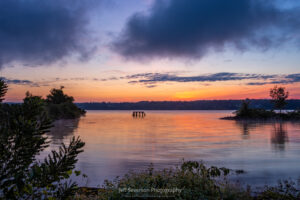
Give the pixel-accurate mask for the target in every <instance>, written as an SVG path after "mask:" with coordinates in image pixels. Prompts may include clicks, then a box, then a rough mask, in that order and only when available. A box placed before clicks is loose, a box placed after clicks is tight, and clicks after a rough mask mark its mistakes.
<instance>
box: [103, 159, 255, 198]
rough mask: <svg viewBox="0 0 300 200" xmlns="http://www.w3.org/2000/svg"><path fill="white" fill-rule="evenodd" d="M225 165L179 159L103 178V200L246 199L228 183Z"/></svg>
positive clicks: (245, 193) (247, 196) (240, 191)
mask: <svg viewBox="0 0 300 200" xmlns="http://www.w3.org/2000/svg"><path fill="white" fill-rule="evenodd" d="M229 172H230V170H229V169H226V168H217V167H214V166H212V167H210V168H207V167H206V166H205V165H204V164H203V163H199V162H192V161H189V162H183V163H182V165H181V166H179V167H176V168H170V169H164V170H161V171H156V170H154V169H153V167H152V166H150V167H149V168H148V169H147V170H145V171H142V172H139V173H135V172H131V173H129V174H126V175H125V176H124V177H123V178H118V177H117V178H116V179H115V180H114V181H105V184H104V186H103V187H104V188H105V189H106V192H105V193H104V194H103V198H104V199H126V198H128V197H145V198H146V197H155V196H156V197H172V198H174V199H249V198H250V194H249V193H247V192H245V191H242V190H241V189H240V188H238V187H235V186H233V185H231V186H229V184H228V182H227V181H226V176H227V175H228V174H229Z"/></svg>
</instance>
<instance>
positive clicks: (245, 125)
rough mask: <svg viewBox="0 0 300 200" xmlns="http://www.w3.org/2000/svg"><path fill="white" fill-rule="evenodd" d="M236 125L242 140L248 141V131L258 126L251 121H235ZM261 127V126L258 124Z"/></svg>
mask: <svg viewBox="0 0 300 200" xmlns="http://www.w3.org/2000/svg"><path fill="white" fill-rule="evenodd" d="M236 124H237V126H238V127H240V129H241V133H242V138H243V139H249V138H250V131H251V130H253V129H254V128H256V127H257V126H259V124H258V123H256V122H251V121H236ZM260 125H262V124H260Z"/></svg>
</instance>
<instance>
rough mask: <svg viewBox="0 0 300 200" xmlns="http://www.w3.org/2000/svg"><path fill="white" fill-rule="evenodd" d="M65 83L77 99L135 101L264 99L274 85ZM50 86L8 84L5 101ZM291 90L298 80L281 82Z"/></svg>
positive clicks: (293, 94)
mask: <svg viewBox="0 0 300 200" xmlns="http://www.w3.org/2000/svg"><path fill="white" fill-rule="evenodd" d="M59 85H64V86H65V93H66V94H68V95H71V96H73V97H74V98H75V101H76V102H103V101H104V102H138V101H193V100H221V99H245V98H250V99H266V98H269V90H270V88H272V87H274V85H262V86H248V85H234V84H221V83H215V84H213V85H206V86H203V85H198V86H195V83H188V84H180V83H174V84H162V85H158V86H157V87H154V88H146V87H145V86H143V85H130V84H124V83H118V84H116V83H115V84H111V85H110V84H107V85H103V84H102V85H100V84H94V83H90V82H84V83H80V84H79V83H76V82H74V83H70V82H69V83H65V84H57V85H55V86H53V87H55V88H59ZM53 87H51V86H41V87H29V86H26V85H9V90H8V93H7V95H6V97H5V98H6V101H7V102H20V101H22V99H23V98H24V97H25V92H26V91H29V92H31V93H32V94H33V95H38V96H42V97H46V95H47V94H49V91H50V89H51V88H53ZM284 87H285V88H286V89H287V90H288V91H289V92H290V97H289V98H290V99H299V98H300V93H299V92H298V91H299V89H300V84H290V85H284Z"/></svg>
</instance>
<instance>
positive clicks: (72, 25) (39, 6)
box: [0, 0, 97, 68]
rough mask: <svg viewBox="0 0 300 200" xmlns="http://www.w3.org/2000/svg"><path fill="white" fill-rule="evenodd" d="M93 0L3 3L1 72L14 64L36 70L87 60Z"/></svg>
mask: <svg viewBox="0 0 300 200" xmlns="http://www.w3.org/2000/svg"><path fill="white" fill-rule="evenodd" d="M96 4H97V3H96V1H92V0H85V1H79V0H74V1H73V0H72V1H68V0H26V1H25V0H1V1H0V47H1V48H0V68H1V67H3V66H5V65H6V64H8V63H11V62H14V61H16V62H20V63H22V64H24V65H30V66H36V65H44V64H49V63H53V62H55V61H58V60H61V59H63V58H64V57H66V56H70V55H73V54H77V55H79V58H80V59H86V58H88V56H89V55H90V54H91V53H92V50H93V48H92V47H88V46H87V44H86V40H85V39H87V38H88V34H87V31H88V30H87V24H88V11H89V10H90V9H91V8H92V7H93V6H95V5H96Z"/></svg>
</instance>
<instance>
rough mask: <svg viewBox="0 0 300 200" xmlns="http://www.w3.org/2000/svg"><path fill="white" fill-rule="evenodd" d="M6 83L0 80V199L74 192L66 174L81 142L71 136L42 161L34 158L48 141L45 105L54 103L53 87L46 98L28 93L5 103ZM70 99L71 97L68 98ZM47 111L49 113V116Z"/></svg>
mask: <svg viewBox="0 0 300 200" xmlns="http://www.w3.org/2000/svg"><path fill="white" fill-rule="evenodd" d="M7 88H8V87H7V85H6V84H5V83H4V82H3V81H2V80H0V199H66V198H68V197H71V196H73V195H74V193H75V191H76V190H77V184H76V183H75V182H72V181H71V180H70V179H69V177H70V175H71V174H72V173H75V175H79V174H80V172H78V171H73V169H74V168H75V164H76V162H77V155H78V154H79V153H81V152H82V151H83V150H82V148H83V146H84V142H82V141H81V140H80V139H79V138H72V139H71V141H70V143H69V145H65V144H62V145H61V147H60V148H59V150H58V151H52V152H51V154H50V155H48V156H47V157H46V158H45V159H44V160H43V161H38V160H36V156H37V155H39V154H40V153H41V152H42V151H43V150H44V149H45V148H46V147H47V146H48V144H49V140H47V137H46V136H45V133H47V132H49V129H50V127H51V126H52V121H53V119H52V117H53V118H56V116H64V115H56V114H55V115H52V114H51V112H52V111H51V108H49V107H48V106H49V105H51V104H55V103H57V102H56V101H54V100H55V99H56V97H63V98H66V97H68V96H66V95H62V94H63V93H62V90H59V91H58V92H60V95H57V94H56V92H57V90H53V92H51V94H50V95H49V96H48V97H47V99H46V100H43V99H42V98H41V97H38V96H32V95H31V94H29V93H27V94H26V97H25V98H24V102H23V103H22V104H13V105H9V104H4V103H2V101H3V100H4V95H5V94H6V92H7ZM69 102H72V99H69ZM49 112H50V115H51V117H49Z"/></svg>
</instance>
